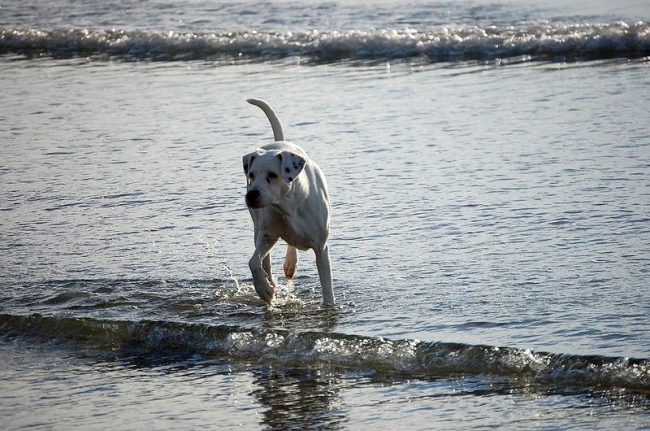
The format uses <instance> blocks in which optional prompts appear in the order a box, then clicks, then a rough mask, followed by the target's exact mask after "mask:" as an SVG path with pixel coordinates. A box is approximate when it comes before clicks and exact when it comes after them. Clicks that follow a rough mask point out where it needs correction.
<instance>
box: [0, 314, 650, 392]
mask: <svg viewBox="0 0 650 431" xmlns="http://www.w3.org/2000/svg"><path fill="white" fill-rule="evenodd" d="M0 336H3V337H11V338H13V337H39V338H45V339H47V340H55V341H62V342H71V343H82V344H83V345H84V346H87V347H92V348H98V349H110V350H112V351H114V350H119V349H121V348H128V349H129V351H132V350H133V349H134V348H135V349H140V350H142V351H144V352H149V353H155V352H159V351H164V350H168V349H173V350H177V351H180V352H186V353H191V354H196V353H199V354H203V355H208V356H216V357H221V358H225V359H228V360H234V361H237V360H245V361H253V362H257V363H266V364H279V365H285V366H292V365H299V366H317V367H318V366H322V367H339V368H344V369H351V370H374V371H377V372H384V373H399V374H400V375H406V376H413V377H427V376H432V377H445V376H458V375H468V374H470V375H471V374H474V375H479V374H481V375H498V376H504V377H507V378H512V379H521V380H524V381H526V382H533V383H541V384H544V383H552V384H559V385H567V386H584V387H599V388H624V389H634V390H640V391H644V392H645V391H649V390H650V360H648V359H630V358H613V357H605V356H578V355H559V354H551V353H543V352H533V351H530V350H524V349H517V348H511V347H493V346H484V345H467V344H458V343H436V342H420V341H417V340H410V339H402V340H388V339H384V338H381V337H365V336H358V335H346V334H340V333H327V332H318V331H308V332H299V331H287V330H277V329H251V328H245V327H239V326H227V325H209V324H194V323H181V322H171V321H114V320H97V319H90V318H72V317H46V316H42V315H38V314H33V315H29V316H16V315H8V314H0Z"/></svg>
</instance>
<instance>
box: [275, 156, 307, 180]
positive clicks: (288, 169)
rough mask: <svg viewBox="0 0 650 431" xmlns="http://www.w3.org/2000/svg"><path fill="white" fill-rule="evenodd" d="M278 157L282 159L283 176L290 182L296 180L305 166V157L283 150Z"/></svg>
mask: <svg viewBox="0 0 650 431" xmlns="http://www.w3.org/2000/svg"><path fill="white" fill-rule="evenodd" d="M278 157H279V158H280V160H281V161H282V178H284V180H285V181H286V182H288V183H290V182H291V181H293V180H295V179H296V177H297V176H298V175H300V173H301V172H302V168H304V167H305V163H306V161H305V159H304V157H302V156H300V155H298V154H296V153H292V152H291V151H283V152H281V153H280V154H278Z"/></svg>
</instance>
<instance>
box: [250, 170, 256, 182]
mask: <svg viewBox="0 0 650 431" xmlns="http://www.w3.org/2000/svg"><path fill="white" fill-rule="evenodd" d="M248 179H249V180H251V181H254V180H255V174H254V173H252V172H251V173H250V174H248Z"/></svg>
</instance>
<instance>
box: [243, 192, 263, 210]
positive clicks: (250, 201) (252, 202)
mask: <svg viewBox="0 0 650 431" xmlns="http://www.w3.org/2000/svg"><path fill="white" fill-rule="evenodd" d="M259 198H260V191H259V190H251V191H249V192H248V193H246V205H248V206H249V207H252V208H255V207H256V206H257V200H258V199H259Z"/></svg>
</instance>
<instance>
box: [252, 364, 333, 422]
mask: <svg viewBox="0 0 650 431" xmlns="http://www.w3.org/2000/svg"><path fill="white" fill-rule="evenodd" d="M252 373H253V375H254V376H255V382H256V383H257V384H258V385H259V389H256V390H255V391H253V393H252V395H253V396H254V397H255V398H256V399H257V401H258V402H259V404H260V406H262V407H263V413H262V415H263V422H264V424H265V425H267V426H269V427H271V428H272V429H282V428H293V429H316V428H317V429H326V430H334V429H340V428H341V427H342V426H343V425H344V424H345V422H346V415H345V412H344V410H343V409H342V408H341V403H340V391H341V388H342V387H343V386H344V385H343V380H342V379H343V376H342V374H341V373H340V372H335V371H328V370H318V369H316V370H312V369H305V368H283V369H274V368H272V367H268V368H267V367H265V368H257V369H255V370H253V371H252Z"/></svg>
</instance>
